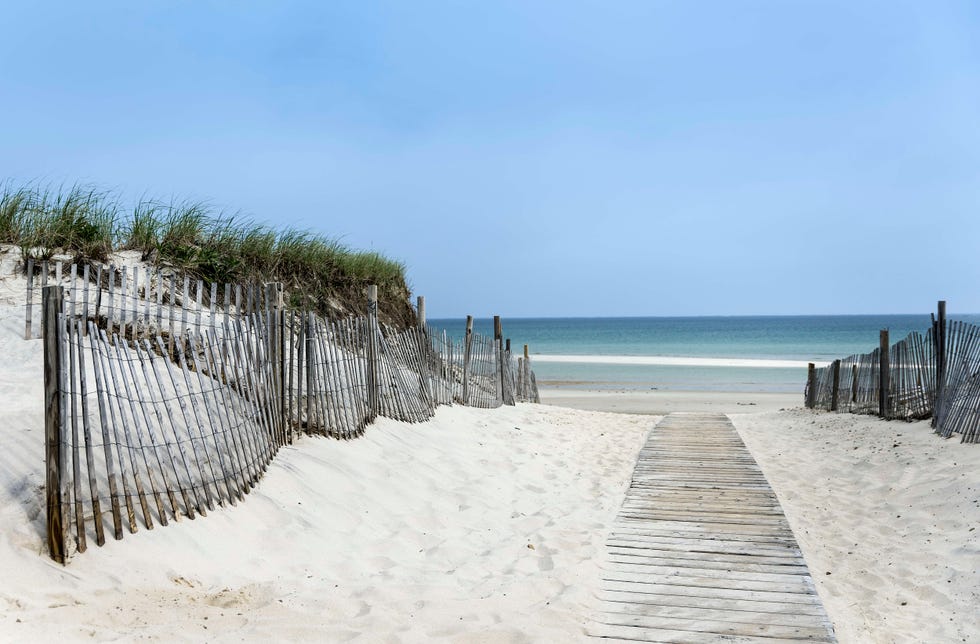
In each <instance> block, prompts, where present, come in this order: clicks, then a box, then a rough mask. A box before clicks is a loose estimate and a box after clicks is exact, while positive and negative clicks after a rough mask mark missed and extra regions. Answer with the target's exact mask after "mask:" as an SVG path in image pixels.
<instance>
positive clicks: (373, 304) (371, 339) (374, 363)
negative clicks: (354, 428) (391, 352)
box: [365, 284, 381, 419]
mask: <svg viewBox="0 0 980 644" xmlns="http://www.w3.org/2000/svg"><path fill="white" fill-rule="evenodd" d="M367 296H368V308H367V311H368V315H367V326H368V341H367V365H366V367H367V372H366V374H365V375H366V382H367V398H368V409H370V410H371V418H372V419H374V418H376V417H377V416H378V415H379V414H380V413H381V409H380V404H379V403H380V401H379V399H378V287H377V285H375V284H371V285H370V286H368V287H367Z"/></svg>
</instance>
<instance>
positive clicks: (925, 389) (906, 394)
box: [804, 302, 980, 443]
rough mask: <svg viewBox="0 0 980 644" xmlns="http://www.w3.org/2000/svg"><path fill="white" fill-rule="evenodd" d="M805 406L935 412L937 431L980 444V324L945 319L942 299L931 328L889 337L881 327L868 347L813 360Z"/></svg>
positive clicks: (901, 414)
mask: <svg viewBox="0 0 980 644" xmlns="http://www.w3.org/2000/svg"><path fill="white" fill-rule="evenodd" d="M804 397H805V401H806V406H807V407H810V408H812V409H825V410H828V411H840V412H845V411H848V412H852V413H860V414H874V415H878V416H880V417H882V418H894V419H904V420H915V419H922V418H930V417H931V418H932V426H933V428H935V430H936V433H938V434H939V435H940V436H943V437H944V438H949V437H950V436H952V435H953V434H954V433H958V434H960V435H961V436H962V442H964V443H980V327H977V326H976V325H973V324H969V323H966V322H960V321H948V320H946V303H945V302H940V303H939V312H938V315H937V316H933V323H932V327H931V328H930V329H928V331H927V332H926V333H925V334H924V335H923V334H922V333H919V332H917V331H913V332H912V333H910V334H909V335H908V336H906V337H905V338H903V339H902V340H900V341H899V342H896V343H895V344H890V342H889V337H888V330H887V329H885V330H882V331H881V333H880V337H879V346H878V348H876V349H874V350H873V351H872V352H870V353H865V354H859V355H853V356H848V357H847V358H843V359H840V360H834V361H833V362H832V363H831V364H830V365H828V366H826V367H822V368H815V367H814V365H813V364H810V369H809V375H808V378H807V387H806V391H805V393H804Z"/></svg>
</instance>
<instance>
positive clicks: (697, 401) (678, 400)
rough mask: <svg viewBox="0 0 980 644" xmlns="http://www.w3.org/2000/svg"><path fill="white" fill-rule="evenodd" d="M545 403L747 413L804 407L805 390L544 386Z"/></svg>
mask: <svg viewBox="0 0 980 644" xmlns="http://www.w3.org/2000/svg"><path fill="white" fill-rule="evenodd" d="M539 393H540V395H541V404H543V405H551V406H553V407H566V408H569V409H579V410H583V411H606V412H614V413H620V414H640V415H649V416H664V415H666V414H669V413H671V412H677V411H681V412H683V411H694V412H717V413H722V414H746V413H762V412H773V411H780V410H784V409H794V408H798V407H802V406H803V395H802V393H775V392H747V391H672V390H657V391H636V390H618V391H607V390H598V389H588V390H578V389H576V390H573V389H556V388H548V387H541V388H540V390H539Z"/></svg>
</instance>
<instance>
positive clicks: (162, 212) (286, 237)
mask: <svg viewBox="0 0 980 644" xmlns="http://www.w3.org/2000/svg"><path fill="white" fill-rule="evenodd" d="M0 243H5V244H14V245H16V246H18V247H19V248H20V249H21V252H22V257H23V258H24V259H25V260H26V259H27V258H34V259H35V260H44V259H50V258H51V257H53V256H54V255H56V254H67V255H71V256H72V257H73V259H74V261H77V262H86V261H98V262H105V261H107V260H108V258H109V256H110V254H111V253H113V252H115V251H120V250H136V251H139V252H140V255H141V259H142V260H143V261H147V262H150V263H153V264H156V265H161V266H170V267H173V268H176V269H178V270H180V271H182V272H186V273H188V274H190V275H192V276H195V277H197V278H200V279H204V280H206V281H209V282H218V283H230V282H248V281H261V282H268V281H279V282H283V283H284V285H285V287H286V289H287V290H288V291H290V301H291V302H293V303H299V302H302V303H304V304H306V305H310V306H312V307H314V308H318V309H322V308H323V307H325V306H326V305H327V303H328V301H330V300H334V301H335V300H337V299H338V296H340V299H341V300H343V299H345V298H344V296H345V294H346V295H347V296H349V297H351V298H361V297H362V295H361V293H360V290H361V289H363V287H364V286H366V285H367V284H377V285H378V287H379V289H380V291H381V294H382V295H383V296H385V295H386V296H387V297H389V298H391V297H397V298H401V299H403V300H406V301H407V297H408V287H407V284H406V277H405V274H406V267H405V265H404V264H403V263H402V262H399V261H397V260H394V259H391V258H388V257H385V256H383V255H381V254H380V253H377V252H373V251H367V252H365V251H358V250H354V249H351V248H349V247H347V246H346V245H345V244H343V243H341V242H340V240H338V239H334V238H330V237H328V236H326V235H322V234H317V233H314V232H310V231H306V230H300V229H295V228H275V227H272V226H269V225H267V224H264V223H261V222H256V221H254V220H252V219H250V218H248V217H245V216H243V215H241V214H239V213H233V214H228V213H227V212H225V211H223V210H220V209H218V208H217V207H215V206H214V205H212V204H210V203H208V202H206V201H195V200H177V199H171V200H169V201H163V200H158V199H153V198H150V197H145V196H144V197H141V198H140V199H139V200H138V201H137V202H136V203H135V205H133V206H132V207H129V208H126V207H124V205H123V204H122V203H121V200H120V198H119V197H118V196H117V195H115V194H114V193H112V192H110V191H107V190H102V189H99V188H98V187H95V186H90V185H83V184H75V185H72V186H69V187H64V186H58V187H52V186H47V185H41V184H28V185H16V184H14V183H13V182H10V181H7V182H6V183H3V184H2V185H0Z"/></svg>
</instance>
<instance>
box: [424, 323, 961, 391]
mask: <svg viewBox="0 0 980 644" xmlns="http://www.w3.org/2000/svg"><path fill="white" fill-rule="evenodd" d="M951 319H953V318H952V316H951ZM955 319H961V320H965V321H968V322H973V323H975V324H980V315H957V316H955ZM428 322H429V326H430V327H431V328H434V329H438V330H442V329H445V330H447V331H448V332H449V333H450V334H451V335H453V336H454V337H463V336H464V335H465V329H466V322H465V320H461V319H434V320H429V321H428ZM929 325H930V317H929V315H928V314H926V315H819V316H744V317H743V316H738V317H629V318H514V319H505V320H503V329H504V337H505V338H511V339H512V350H513V352H514V353H515V355H516V354H518V353H520V352H522V351H523V346H524V345H525V344H527V345H528V347H529V350H530V355H531V364H532V366H533V369H534V372H535V375H536V377H537V381H538V384H539V386H542V387H561V388H573V389H602V390H653V389H657V390H660V389H663V390H675V391H759V392H786V393H789V392H802V391H803V388H804V386H805V384H806V364H807V363H808V362H814V363H817V364H818V365H820V364H825V363H828V362H830V361H832V360H834V359H835V358H843V357H845V356H848V355H851V354H854V353H867V352H869V351H871V350H873V349H874V348H875V347H877V346H878V333H879V331H880V330H881V329H888V330H889V334H890V339H891V342H892V343H894V342H897V341H898V340H901V339H902V338H904V337H905V336H906V335H908V334H909V333H910V332H912V331H919V332H921V333H924V332H925V331H926V330H927V329H928V328H929ZM474 330H475V332H476V333H480V334H483V335H490V336H492V335H493V321H492V320H490V319H477V320H475V322H474Z"/></svg>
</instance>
